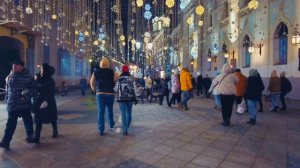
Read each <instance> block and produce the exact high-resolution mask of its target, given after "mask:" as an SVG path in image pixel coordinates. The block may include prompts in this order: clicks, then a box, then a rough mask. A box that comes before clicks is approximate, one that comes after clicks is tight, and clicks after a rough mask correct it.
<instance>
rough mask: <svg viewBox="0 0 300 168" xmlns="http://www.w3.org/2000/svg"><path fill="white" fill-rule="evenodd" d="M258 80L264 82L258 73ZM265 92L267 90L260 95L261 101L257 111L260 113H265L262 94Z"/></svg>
mask: <svg viewBox="0 0 300 168" xmlns="http://www.w3.org/2000/svg"><path fill="white" fill-rule="evenodd" d="M258 78H259V79H260V80H261V82H263V81H262V79H261V76H260V74H259V73H258ZM264 90H265V88H264V89H263V90H262V91H261V92H260V94H259V96H260V97H259V99H258V103H259V109H258V110H257V111H258V112H264V108H263V103H262V92H263V91H264Z"/></svg>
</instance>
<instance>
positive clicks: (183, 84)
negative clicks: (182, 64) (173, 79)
mask: <svg viewBox="0 0 300 168" xmlns="http://www.w3.org/2000/svg"><path fill="white" fill-rule="evenodd" d="M180 89H181V91H190V90H192V89H193V84H192V79H191V74H190V72H188V71H187V70H186V69H184V68H183V69H182V70H181V72H180Z"/></svg>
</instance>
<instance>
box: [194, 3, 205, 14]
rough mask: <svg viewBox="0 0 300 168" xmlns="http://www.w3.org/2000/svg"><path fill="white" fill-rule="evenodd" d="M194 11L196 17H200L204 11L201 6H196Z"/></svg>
mask: <svg viewBox="0 0 300 168" xmlns="http://www.w3.org/2000/svg"><path fill="white" fill-rule="evenodd" d="M195 10H196V13H197V15H202V14H203V13H204V11H205V9H204V7H203V6H202V5H199V6H197V7H196V9H195Z"/></svg>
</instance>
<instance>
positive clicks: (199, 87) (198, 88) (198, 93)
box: [197, 86, 202, 96]
mask: <svg viewBox="0 0 300 168" xmlns="http://www.w3.org/2000/svg"><path fill="white" fill-rule="evenodd" d="M200 93H201V95H202V87H201V86H197V96H200Z"/></svg>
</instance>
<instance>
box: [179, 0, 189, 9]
mask: <svg viewBox="0 0 300 168" xmlns="http://www.w3.org/2000/svg"><path fill="white" fill-rule="evenodd" d="M190 2H191V0H180V9H181V10H183V9H185V8H186V7H187V6H188V5H189V3H190Z"/></svg>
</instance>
